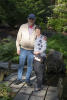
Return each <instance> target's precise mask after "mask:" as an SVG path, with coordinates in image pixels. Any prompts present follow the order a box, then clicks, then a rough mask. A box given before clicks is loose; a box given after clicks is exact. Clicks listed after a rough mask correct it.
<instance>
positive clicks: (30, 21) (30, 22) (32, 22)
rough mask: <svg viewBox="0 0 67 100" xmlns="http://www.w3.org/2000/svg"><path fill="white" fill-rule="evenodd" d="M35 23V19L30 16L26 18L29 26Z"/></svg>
mask: <svg viewBox="0 0 67 100" xmlns="http://www.w3.org/2000/svg"><path fill="white" fill-rule="evenodd" d="M34 23H35V19H32V18H29V19H28V24H29V25H30V26H31V25H34Z"/></svg>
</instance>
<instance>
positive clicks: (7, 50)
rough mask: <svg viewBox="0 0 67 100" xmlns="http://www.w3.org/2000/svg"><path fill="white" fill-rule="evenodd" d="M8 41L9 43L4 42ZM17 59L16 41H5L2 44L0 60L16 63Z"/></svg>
mask: <svg viewBox="0 0 67 100" xmlns="http://www.w3.org/2000/svg"><path fill="white" fill-rule="evenodd" d="M6 40H7V41H8V42H4V41H6ZM15 57H17V54H16V44H15V41H14V40H12V39H10V40H9V39H4V40H3V41H2V43H0V60H3V61H9V60H11V61H15V60H16V58H15Z"/></svg>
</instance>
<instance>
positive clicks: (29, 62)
mask: <svg viewBox="0 0 67 100" xmlns="http://www.w3.org/2000/svg"><path fill="white" fill-rule="evenodd" d="M26 58H27V72H26V80H30V75H31V72H32V64H33V50H26V49H23V48H21V49H20V56H19V67H18V80H22V74H23V68H24V64H25V61H26Z"/></svg>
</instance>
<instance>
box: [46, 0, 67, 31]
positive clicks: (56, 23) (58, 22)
mask: <svg viewBox="0 0 67 100" xmlns="http://www.w3.org/2000/svg"><path fill="white" fill-rule="evenodd" d="M66 5H67V1H65V0H57V1H56V5H55V6H54V7H53V14H52V17H49V18H48V23H47V26H52V27H53V29H55V30H56V31H57V32H58V31H59V32H61V31H63V28H64V27H66V26H67V7H66Z"/></svg>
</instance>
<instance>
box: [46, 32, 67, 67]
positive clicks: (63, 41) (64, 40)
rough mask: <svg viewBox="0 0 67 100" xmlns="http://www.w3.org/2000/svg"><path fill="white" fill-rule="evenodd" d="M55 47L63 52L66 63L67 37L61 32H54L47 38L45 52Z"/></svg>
mask: <svg viewBox="0 0 67 100" xmlns="http://www.w3.org/2000/svg"><path fill="white" fill-rule="evenodd" d="M50 49H55V50H57V51H59V52H61V53H62V54H63V57H64V61H65V63H66V65H67V37H66V36H64V35H62V34H59V33H58V34H56V35H54V36H52V37H51V38H49V39H48V42H47V52H48V51H49V50H50Z"/></svg>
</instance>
